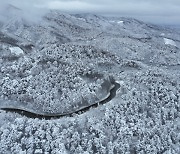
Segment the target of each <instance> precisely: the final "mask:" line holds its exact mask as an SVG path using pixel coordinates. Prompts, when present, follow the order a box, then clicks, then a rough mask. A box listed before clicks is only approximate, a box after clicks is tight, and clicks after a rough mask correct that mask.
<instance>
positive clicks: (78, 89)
mask: <svg viewBox="0 0 180 154" xmlns="http://www.w3.org/2000/svg"><path fill="white" fill-rule="evenodd" d="M115 84H118V87H116V86H115ZM113 88H115V89H113ZM101 102H103V103H101ZM91 105H92V106H93V107H91ZM0 108H2V109H3V110H0V153H2V154H4V153H5V154H6V153H7V154H9V153H15V154H24V153H27V154H31V153H52V154H94V153H99V154H107V153H108V154H121V153H132V154H133V153H142V154H143V153H144V154H145V153H152V154H155V153H159V154H160V153H164V154H178V153H180V33H179V32H178V31H176V30H172V29H168V28H163V27H159V26H155V25H151V24H146V23H143V22H141V21H138V20H135V19H130V18H105V17H101V16H97V15H91V14H76V15H69V14H62V13H59V12H58V11H51V12H50V13H48V14H46V16H45V17H44V18H42V20H41V23H29V22H28V21H26V20H25V19H22V18H17V16H14V17H12V19H11V18H8V19H7V21H6V22H3V23H2V24H0ZM12 109H14V110H12ZM15 109H18V110H15ZM25 111H28V112H29V113H27V112H25ZM77 111H79V112H77ZM30 115H32V116H30ZM59 115H61V116H59Z"/></svg>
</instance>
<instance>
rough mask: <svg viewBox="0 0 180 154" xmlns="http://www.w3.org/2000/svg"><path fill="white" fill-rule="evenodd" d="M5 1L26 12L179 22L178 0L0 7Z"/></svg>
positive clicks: (14, 0)
mask: <svg viewBox="0 0 180 154" xmlns="http://www.w3.org/2000/svg"><path fill="white" fill-rule="evenodd" d="M5 3H10V4H13V5H15V6H16V7H19V8H21V9H23V10H26V13H27V14H28V13H32V14H33V13H34V14H35V15H37V14H38V13H39V14H41V13H42V12H43V11H44V10H45V9H59V10H61V11H62V12H68V13H81V12H83V13H96V14H101V15H111V16H128V17H135V18H138V19H141V20H144V21H148V22H152V23H157V24H159V23H160V24H173V25H176V24H178V25H180V0H0V5H1V6H0V9H1V10H2V7H3V6H4V5H3V4H5ZM41 11H42V12H41ZM35 12H36V13H35Z"/></svg>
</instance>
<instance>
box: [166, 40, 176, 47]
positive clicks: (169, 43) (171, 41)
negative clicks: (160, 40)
mask: <svg viewBox="0 0 180 154" xmlns="http://www.w3.org/2000/svg"><path fill="white" fill-rule="evenodd" d="M164 43H165V44H167V45H173V46H176V43H175V42H174V41H173V40H171V39H168V38H164Z"/></svg>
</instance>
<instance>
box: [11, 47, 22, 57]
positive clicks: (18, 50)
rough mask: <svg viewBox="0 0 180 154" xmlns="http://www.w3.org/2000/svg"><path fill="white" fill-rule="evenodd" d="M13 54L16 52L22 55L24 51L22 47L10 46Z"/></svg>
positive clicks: (17, 54)
mask: <svg viewBox="0 0 180 154" xmlns="http://www.w3.org/2000/svg"><path fill="white" fill-rule="evenodd" d="M9 49H10V51H11V53H12V54H15V55H16V56H20V55H23V54H24V51H23V50H22V49H20V48H19V47H10V48H9Z"/></svg>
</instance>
